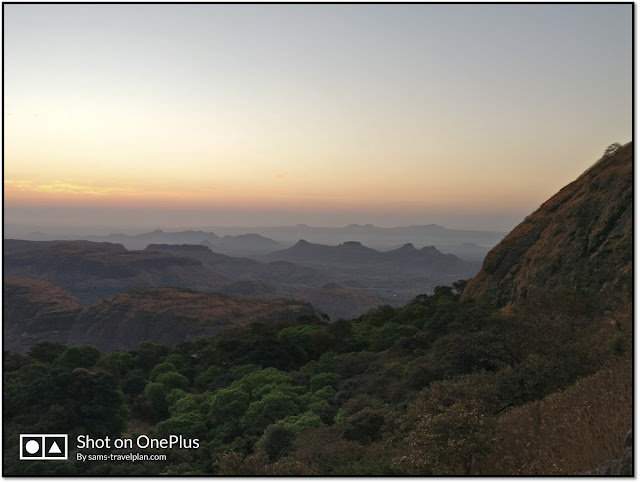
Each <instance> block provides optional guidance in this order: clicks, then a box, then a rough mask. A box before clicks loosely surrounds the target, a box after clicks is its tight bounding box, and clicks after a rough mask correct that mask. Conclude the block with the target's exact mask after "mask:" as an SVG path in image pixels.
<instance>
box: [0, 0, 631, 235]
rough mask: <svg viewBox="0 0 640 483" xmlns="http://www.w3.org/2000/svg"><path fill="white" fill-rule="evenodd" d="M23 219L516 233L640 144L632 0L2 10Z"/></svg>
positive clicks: (10, 174) (12, 202)
mask: <svg viewBox="0 0 640 483" xmlns="http://www.w3.org/2000/svg"><path fill="white" fill-rule="evenodd" d="M3 8H4V42H5V43H4V54H5V57H4V61H5V62H4V81H5V84H4V142H5V144H4V188H5V198H4V201H5V223H24V224H30V223H31V224H35V225H38V224H42V225H43V226H44V225H47V226H49V225H55V224H56V223H59V224H61V225H69V224H73V223H77V224H79V225H87V226H89V225H91V226H99V225H101V224H102V225H105V226H114V227H116V226H118V227H140V228H147V227H155V226H163V227H167V228H170V227H182V228H188V227H197V226H216V225H275V224H293V223H308V224H315V225H325V226H330V225H344V224H346V223H374V224H377V225H379V226H397V225H403V224H410V223H413V224H428V223H432V222H436V223H439V224H443V225H445V226H450V227H453V228H465V227H469V228H481V226H485V227H486V228H487V229H499V230H509V229H510V228H512V227H513V226H514V224H515V223H516V222H517V221H518V220H520V219H521V218H523V217H524V216H526V215H527V214H529V213H530V212H532V211H533V210H535V209H536V208H537V207H538V206H539V205H540V204H541V203H542V202H543V201H545V200H546V199H547V198H549V197H550V196H551V195H552V194H554V193H555V192H556V191H557V190H558V189H559V188H561V187H562V186H564V185H566V184H567V183H569V182H570V181H572V180H573V179H575V178H576V177H577V176H579V175H580V174H581V173H582V172H583V171H584V170H585V169H586V168H588V167H589V165H590V164H592V163H593V162H595V161H596V160H597V159H598V158H599V157H600V156H601V155H602V153H603V152H604V150H605V148H606V147H607V146H608V145H609V144H611V143H613V142H620V143H626V142H628V141H630V140H631V137H632V130H631V128H632V126H631V121H632V100H631V94H632V6H631V5H630V4H627V5H612V4H603V5H594V4H575V5H553V4H548V5H544V4H543V5H516V4H511V5H482V4H479V5H435V4H432V5H20V4H11V5H4V7H3Z"/></svg>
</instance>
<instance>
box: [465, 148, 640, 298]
mask: <svg viewBox="0 0 640 483" xmlns="http://www.w3.org/2000/svg"><path fill="white" fill-rule="evenodd" d="M632 281H633V144H632V143H629V144H627V145H625V146H623V147H622V148H620V149H619V150H618V151H617V152H615V153H614V154H612V155H609V156H605V157H603V158H602V159H601V160H599V161H598V162H597V163H596V164H595V165H593V166H592V167H591V168H589V169H588V170H587V171H586V172H585V173H583V174H582V175H581V176H580V177H579V178H578V179H576V180H575V181H574V182H573V183H571V184H569V185H567V186H565V187H564V188H563V189H561V190H560V191H559V192H558V193H557V194H556V195H554V196H553V197H552V198H550V199H549V200H548V201H547V202H545V203H544V204H543V205H542V206H541V207H540V208H539V209H538V210H536V211H535V212H534V213H533V214H531V215H530V216H528V217H527V218H526V219H525V220H524V221H523V222H522V223H520V224H519V225H518V226H517V227H516V228H514V229H513V230H512V231H511V233H509V234H508V235H507V236H506V237H505V238H504V240H502V241H501V242H500V243H499V244H498V245H496V246H495V247H494V248H493V250H491V251H490V252H489V254H488V255H487V257H486V258H485V260H484V263H483V265H482V269H481V270H480V272H479V273H478V274H477V275H476V276H475V277H474V278H473V279H471V281H470V282H469V284H468V285H467V287H466V288H465V290H464V292H463V294H462V297H463V298H467V299H468V298H478V297H480V296H481V295H482V294H484V293H485V292H487V291H489V293H490V294H491V297H492V301H493V302H494V303H495V304H496V305H498V306H505V305H508V304H510V303H516V302H519V301H522V300H524V299H525V298H526V297H527V295H528V294H531V293H533V292H535V291H542V290H548V289H554V288H557V287H561V286H563V287H567V288H570V289H574V288H580V289H588V290H593V291H595V292H605V293H621V292H622V293H625V292H626V293H630V291H631V287H632Z"/></svg>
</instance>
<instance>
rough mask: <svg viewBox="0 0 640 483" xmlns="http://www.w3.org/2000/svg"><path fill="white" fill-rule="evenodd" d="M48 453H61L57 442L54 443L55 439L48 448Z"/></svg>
mask: <svg viewBox="0 0 640 483" xmlns="http://www.w3.org/2000/svg"><path fill="white" fill-rule="evenodd" d="M49 453H62V451H60V446H58V443H56V442H55V441H54V442H53V444H52V445H51V448H49Z"/></svg>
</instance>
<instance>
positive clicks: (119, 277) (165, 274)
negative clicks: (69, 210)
mask: <svg viewBox="0 0 640 483" xmlns="http://www.w3.org/2000/svg"><path fill="white" fill-rule="evenodd" d="M97 245H98V246H97V247H96V244H90V243H88V242H83V243H77V242H60V243H56V244H46V243H45V244H43V245H42V246H40V247H37V248H36V249H33V250H28V251H18V252H15V251H14V252H5V253H4V269H5V277H11V278H30V279H35V280H42V281H46V282H51V283H55V284H56V285H59V286H60V287H62V288H63V289H65V290H67V291H69V292H71V293H72V294H73V295H75V296H76V297H78V299H79V300H80V302H81V303H91V302H95V301H98V300H100V299H102V298H104V297H108V296H110V295H115V294H118V293H121V292H124V291H127V290H132V289H135V288H142V287H157V286H171V287H183V288H189V289H194V290H201V291H205V292H213V291H216V290H217V289H219V288H220V287H222V286H223V285H225V284H226V283H228V281H227V280H226V279H225V278H224V277H222V276H221V275H219V274H217V273H215V272H214V271H212V270H210V269H208V268H206V267H204V266H203V265H202V262H200V261H198V260H195V259H192V258H186V257H179V256H175V255H171V254H168V253H162V252H153V251H127V250H116V249H114V248H113V245H110V246H109V249H104V247H103V246H100V245H101V244H97ZM108 245H109V244H108ZM116 247H117V245H116Z"/></svg>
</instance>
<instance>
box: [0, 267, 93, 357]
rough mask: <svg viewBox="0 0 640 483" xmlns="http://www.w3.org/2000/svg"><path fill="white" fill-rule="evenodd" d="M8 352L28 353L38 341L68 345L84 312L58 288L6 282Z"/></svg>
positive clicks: (5, 324) (5, 315) (20, 282)
mask: <svg viewBox="0 0 640 483" xmlns="http://www.w3.org/2000/svg"><path fill="white" fill-rule="evenodd" d="M3 305H4V350H7V351H10V352H26V351H27V350H29V348H30V347H31V346H32V345H33V344H35V343H36V342H41V341H44V340H46V341H49V342H60V343H65V342H66V341H67V339H68V337H69V333H70V331H71V327H72V326H73V324H74V321H75V319H76V317H78V316H79V315H80V314H81V313H82V310H83V307H82V305H80V303H79V302H78V299H77V298H75V297H74V296H73V295H71V294H70V293H69V292H67V291H65V290H63V289H61V288H60V287H58V286H57V285H54V284H52V283H48V282H41V281H38V280H26V279H7V280H5V281H4V302H3Z"/></svg>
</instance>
